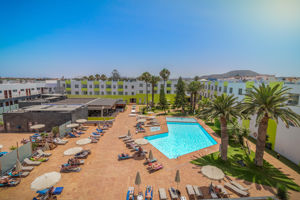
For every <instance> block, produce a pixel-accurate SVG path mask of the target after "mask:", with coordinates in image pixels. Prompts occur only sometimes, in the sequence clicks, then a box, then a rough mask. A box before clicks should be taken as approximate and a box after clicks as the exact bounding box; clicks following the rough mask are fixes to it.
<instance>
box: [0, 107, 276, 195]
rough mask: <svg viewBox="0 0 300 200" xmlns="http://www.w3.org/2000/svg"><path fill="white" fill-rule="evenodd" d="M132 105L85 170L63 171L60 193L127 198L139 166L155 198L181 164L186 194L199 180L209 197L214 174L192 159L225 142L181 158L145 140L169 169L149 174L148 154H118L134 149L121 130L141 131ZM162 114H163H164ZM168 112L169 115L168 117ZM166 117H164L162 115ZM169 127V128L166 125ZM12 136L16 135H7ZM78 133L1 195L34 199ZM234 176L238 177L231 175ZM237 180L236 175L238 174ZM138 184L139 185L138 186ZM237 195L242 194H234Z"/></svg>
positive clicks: (256, 191)
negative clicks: (36, 185) (39, 182)
mask: <svg viewBox="0 0 300 200" xmlns="http://www.w3.org/2000/svg"><path fill="white" fill-rule="evenodd" d="M130 110H131V109H127V110H126V111H125V112H124V113H120V114H119V115H118V116H117V117H116V121H115V123H114V125H113V127H112V128H111V129H110V130H108V131H107V132H106V133H105V135H104V137H102V138H101V139H100V141H99V142H98V143H97V144H88V145H86V146H84V148H89V149H91V151H92V154H91V155H90V156H89V157H88V158H87V159H86V161H85V164H84V165H83V166H82V170H81V172H79V173H69V174H62V179H61V181H60V182H59V183H58V184H57V186H63V187H65V188H64V191H63V193H62V194H61V195H60V196H59V199H61V200H71V199H79V200H81V199H101V200H106V199H107V200H111V199H113V200H117V199H118V200H119V199H125V196H126V193H127V189H128V187H129V186H134V187H135V185H134V181H135V175H136V172H137V171H139V172H140V174H141V179H142V184H141V186H140V189H142V190H143V191H145V187H146V185H152V186H153V187H154V199H159V198H158V188H161V187H162V188H165V189H166V191H167V189H168V188H169V187H171V186H173V187H176V183H175V181H174V178H175V173H176V170H178V169H179V170H180V176H181V183H180V184H179V189H180V190H181V192H182V194H183V195H185V196H187V193H186V189H185V185H186V184H193V185H199V186H200V187H201V189H202V190H203V191H204V195H205V198H210V196H209V195H208V186H209V184H210V183H211V180H210V179H208V178H206V177H204V176H203V175H202V174H201V173H200V172H199V171H200V168H199V167H197V166H195V165H193V164H191V163H190V161H191V160H192V159H195V158H198V157H201V156H203V155H207V154H210V153H212V152H215V151H218V149H219V145H214V146H211V147H208V148H205V149H201V150H199V151H195V152H192V153H189V154H186V155H183V156H181V157H179V158H178V159H168V158H167V157H166V156H164V155H163V154H162V153H161V152H159V151H158V150H157V149H156V148H154V147H153V146H152V145H151V144H147V145H144V146H143V147H144V149H146V150H148V151H149V150H150V149H151V150H152V152H153V155H154V157H156V158H157V159H158V161H159V162H161V163H162V164H163V165H164V169H162V170H160V171H157V172H154V173H152V174H149V173H148V171H147V169H146V166H144V165H143V162H144V160H138V159H129V160H124V161H118V160H117V155H118V154H119V153H122V152H124V153H130V154H132V152H130V150H129V149H127V148H126V146H125V144H124V143H123V142H122V141H121V140H119V139H118V136H120V135H124V134H126V133H127V131H128V130H130V131H131V133H135V128H134V125H135V123H136V119H135V117H128V114H129V112H130ZM160 118H161V117H159V119H160ZM162 118H163V117H162ZM162 120H163V119H162ZM199 123H200V124H201V125H202V126H203V127H204V128H205V129H206V130H207V131H208V133H210V134H211V135H212V137H213V138H214V139H215V140H216V141H217V142H218V143H219V141H220V139H219V138H218V137H217V135H214V134H213V131H212V130H211V129H210V128H209V127H208V126H206V125H205V124H203V122H201V121H199ZM95 128H96V127H90V128H89V130H88V131H87V132H88V133H90V132H92V131H93V130H95ZM162 130H163V129H162ZM148 134H150V133H149V129H147V132H146V133H144V134H141V133H139V134H132V135H133V137H134V138H139V137H144V136H146V135H148ZM88 135H89V134H86V135H82V136H81V137H80V138H85V137H88ZM6 137H9V138H10V139H9V140H8V139H6V140H5V141H4V140H2V139H3V138H6ZM23 137H24V135H22V136H20V135H18V136H16V135H14V134H0V141H1V143H2V144H3V145H4V146H11V145H15V141H16V140H19V142H20V140H21V139H22V138H23ZM77 140H78V139H69V143H67V144H66V145H63V146H59V147H57V148H56V149H54V150H53V151H51V153H52V156H51V157H50V159H49V161H48V162H47V163H43V164H42V165H40V166H38V167H36V168H35V169H34V170H33V171H32V172H31V174H30V175H29V176H28V177H26V178H24V179H22V182H21V183H20V184H19V185H18V186H17V187H13V188H0V199H1V200H11V199H32V198H33V197H34V196H35V192H33V191H31V190H30V183H31V182H32V181H33V180H34V179H35V178H36V177H37V176H39V175H41V174H43V173H46V172H50V171H59V166H60V165H61V164H62V163H64V162H66V161H67V159H68V157H67V156H64V155H63V152H64V151H65V150H66V149H68V148H70V147H74V146H76V144H75V142H76V141H77ZM230 178H232V177H230ZM232 179H234V180H235V178H232ZM237 181H238V182H240V183H242V184H244V185H245V184H247V185H249V186H251V189H250V194H251V196H272V195H274V192H275V190H273V189H272V188H270V187H266V186H261V185H257V184H253V183H246V182H244V181H241V180H237ZM212 182H213V183H215V184H224V181H222V182H221V183H219V182H218V181H212ZM136 189H137V188H136ZM231 197H237V195H235V194H233V193H232V195H231Z"/></svg>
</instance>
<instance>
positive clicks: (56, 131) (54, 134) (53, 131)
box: [51, 126, 59, 137]
mask: <svg viewBox="0 0 300 200" xmlns="http://www.w3.org/2000/svg"><path fill="white" fill-rule="evenodd" d="M51 132H52V133H53V136H54V137H56V136H57V134H58V132H59V127H58V126H54V127H53V128H52V130H51Z"/></svg>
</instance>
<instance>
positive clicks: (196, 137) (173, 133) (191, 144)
mask: <svg viewBox="0 0 300 200" xmlns="http://www.w3.org/2000/svg"><path fill="white" fill-rule="evenodd" d="M167 126H168V129H169V132H168V133H163V134H158V135H153V136H147V137H145V139H147V140H148V141H149V143H150V144H152V145H153V146H154V147H155V148H157V149H158V150H159V151H160V152H162V153H163V154H164V155H165V156H167V157H168V158H169V159H173V158H177V157H179V156H182V155H184V154H188V153H191V152H193V151H197V150H200V149H203V148H206V147H209V146H212V145H215V144H217V142H216V141H215V140H214V139H213V138H212V137H211V136H210V135H209V134H208V133H207V131H206V130H205V129H204V128H203V127H202V126H201V125H200V124H199V123H187V122H184V123H182V122H167Z"/></svg>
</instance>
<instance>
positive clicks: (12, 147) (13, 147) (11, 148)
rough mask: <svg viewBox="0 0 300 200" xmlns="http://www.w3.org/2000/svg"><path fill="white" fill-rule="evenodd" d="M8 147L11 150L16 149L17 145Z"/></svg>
mask: <svg viewBox="0 0 300 200" xmlns="http://www.w3.org/2000/svg"><path fill="white" fill-rule="evenodd" d="M9 149H10V150H11V151H13V150H16V149H17V147H15V146H11V147H10V148H9Z"/></svg>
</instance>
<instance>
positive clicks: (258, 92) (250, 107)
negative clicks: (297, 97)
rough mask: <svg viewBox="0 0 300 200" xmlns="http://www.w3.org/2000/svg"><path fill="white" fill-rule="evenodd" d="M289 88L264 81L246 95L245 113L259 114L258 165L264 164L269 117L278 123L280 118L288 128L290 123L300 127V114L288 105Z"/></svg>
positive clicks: (257, 119)
mask: <svg viewBox="0 0 300 200" xmlns="http://www.w3.org/2000/svg"><path fill="white" fill-rule="evenodd" d="M289 90H290V88H287V87H282V88H281V87H280V84H277V85H275V86H274V87H270V86H269V85H265V84H264V83H262V84H261V85H260V86H259V87H255V86H254V87H253V89H252V90H251V91H249V92H248V93H247V94H246V95H245V101H244V103H243V104H242V106H243V113H244V114H247V115H254V114H256V115H257V116H256V125H258V136H257V143H256V152H255V164H256V165H257V166H260V167H262V166H263V156H264V150H265V145H266V134H267V129H268V122H269V119H272V120H274V121H275V122H276V123H278V118H280V119H281V120H282V121H283V123H284V124H285V125H286V127H287V128H289V126H290V123H291V124H293V125H294V126H298V127H299V125H300V115H298V114H297V113H295V112H294V111H292V110H291V109H290V108H289V107H288V101H289V100H290V97H289V95H288V91H289Z"/></svg>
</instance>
